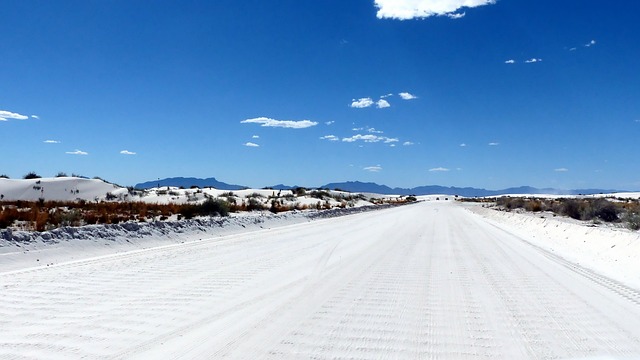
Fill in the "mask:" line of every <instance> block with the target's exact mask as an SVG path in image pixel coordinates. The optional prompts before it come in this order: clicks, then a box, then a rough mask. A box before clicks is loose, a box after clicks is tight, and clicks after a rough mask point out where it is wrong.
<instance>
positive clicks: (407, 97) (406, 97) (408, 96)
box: [398, 92, 418, 100]
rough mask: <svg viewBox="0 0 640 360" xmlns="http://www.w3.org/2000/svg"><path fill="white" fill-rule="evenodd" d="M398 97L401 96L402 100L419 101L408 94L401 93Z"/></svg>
mask: <svg viewBox="0 0 640 360" xmlns="http://www.w3.org/2000/svg"><path fill="white" fill-rule="evenodd" d="M398 95H400V97H401V98H402V100H413V99H417V98H418V97H417V96H415V95H413V94H410V93H408V92H401V93H399V94H398Z"/></svg>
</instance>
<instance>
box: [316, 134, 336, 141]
mask: <svg viewBox="0 0 640 360" xmlns="http://www.w3.org/2000/svg"><path fill="white" fill-rule="evenodd" d="M320 140H329V141H338V140H340V138H339V137H337V136H335V135H325V136H321V137H320Z"/></svg>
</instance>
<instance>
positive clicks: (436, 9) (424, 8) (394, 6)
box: [375, 0, 495, 20]
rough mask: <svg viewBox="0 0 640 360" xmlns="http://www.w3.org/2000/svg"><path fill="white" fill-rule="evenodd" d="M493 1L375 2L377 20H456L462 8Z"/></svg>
mask: <svg viewBox="0 0 640 360" xmlns="http://www.w3.org/2000/svg"><path fill="white" fill-rule="evenodd" d="M494 3H495V0H437V1H434V0H431V1H430V0H375V6H376V7H377V8H378V12H377V14H376V16H377V17H378V19H398V20H409V19H414V18H427V17H430V16H448V17H450V18H453V19H458V18H461V17H463V16H464V13H459V12H458V10H460V9H462V8H473V7H477V6H482V5H489V4H494Z"/></svg>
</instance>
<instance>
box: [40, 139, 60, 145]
mask: <svg viewBox="0 0 640 360" xmlns="http://www.w3.org/2000/svg"><path fill="white" fill-rule="evenodd" d="M43 143H45V144H60V143H61V141H58V140H45V141H43Z"/></svg>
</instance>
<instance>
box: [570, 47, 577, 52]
mask: <svg viewBox="0 0 640 360" xmlns="http://www.w3.org/2000/svg"><path fill="white" fill-rule="evenodd" d="M576 50H578V48H575V47H572V48H571V49H569V51H576Z"/></svg>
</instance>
